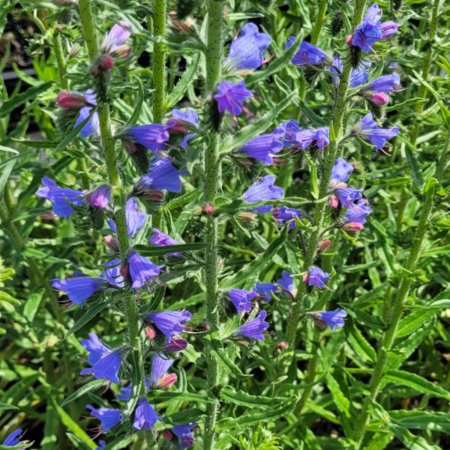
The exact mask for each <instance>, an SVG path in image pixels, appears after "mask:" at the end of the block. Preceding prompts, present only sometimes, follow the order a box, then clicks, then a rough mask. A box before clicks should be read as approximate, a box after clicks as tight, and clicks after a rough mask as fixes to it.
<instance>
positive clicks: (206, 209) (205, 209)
mask: <svg viewBox="0 0 450 450" xmlns="http://www.w3.org/2000/svg"><path fill="white" fill-rule="evenodd" d="M203 212H204V214H206V215H207V216H211V215H213V214H214V206H213V205H212V204H211V203H207V204H206V205H205V206H204V207H203Z"/></svg>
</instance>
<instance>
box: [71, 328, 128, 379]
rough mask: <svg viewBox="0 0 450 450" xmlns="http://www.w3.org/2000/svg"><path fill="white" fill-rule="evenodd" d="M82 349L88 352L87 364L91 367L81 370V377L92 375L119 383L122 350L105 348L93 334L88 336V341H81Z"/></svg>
mask: <svg viewBox="0 0 450 450" xmlns="http://www.w3.org/2000/svg"><path fill="white" fill-rule="evenodd" d="M81 344H82V345H83V347H84V348H85V349H86V350H87V351H88V352H90V354H89V356H88V362H89V364H90V365H91V366H92V367H91V368H88V369H83V370H82V371H81V372H80V373H81V375H88V374H92V375H94V377H95V378H97V379H105V380H109V381H111V382H113V383H119V381H120V380H119V370H120V363H121V362H122V357H123V352H122V349H120V348H119V349H116V350H111V349H110V348H108V347H106V346H105V345H104V344H103V343H102V342H101V341H100V339H99V338H98V337H97V335H96V334H95V333H90V334H89V340H82V341H81Z"/></svg>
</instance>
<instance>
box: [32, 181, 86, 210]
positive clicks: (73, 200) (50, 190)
mask: <svg viewBox="0 0 450 450" xmlns="http://www.w3.org/2000/svg"><path fill="white" fill-rule="evenodd" d="M42 184H43V187H41V188H39V189H38V190H37V192H36V195H37V196H38V197H41V198H45V199H46V200H49V201H50V202H51V203H52V206H53V212H54V213H55V214H56V215H57V216H59V217H64V218H65V219H68V218H69V217H70V215H71V214H73V213H74V209H73V208H72V206H71V205H75V206H80V205H83V204H85V203H86V201H85V199H84V194H83V193H82V192H81V191H76V190H74V189H67V188H60V187H59V186H58V185H57V184H56V183H55V182H54V181H53V180H51V179H50V178H47V177H44V178H42Z"/></svg>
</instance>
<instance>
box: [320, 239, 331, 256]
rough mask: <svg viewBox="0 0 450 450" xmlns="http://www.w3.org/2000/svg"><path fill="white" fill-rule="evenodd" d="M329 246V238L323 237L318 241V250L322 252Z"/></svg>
mask: <svg viewBox="0 0 450 450" xmlns="http://www.w3.org/2000/svg"><path fill="white" fill-rule="evenodd" d="M330 247H331V241H330V240H329V239H325V240H323V241H322V242H320V243H319V252H320V253H323V252H325V251H327V250H328V249H329V248H330Z"/></svg>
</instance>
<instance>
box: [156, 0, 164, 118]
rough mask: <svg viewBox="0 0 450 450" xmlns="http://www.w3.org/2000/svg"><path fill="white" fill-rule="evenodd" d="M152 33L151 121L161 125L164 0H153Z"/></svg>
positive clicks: (162, 105) (162, 114)
mask: <svg viewBox="0 0 450 450" xmlns="http://www.w3.org/2000/svg"><path fill="white" fill-rule="evenodd" d="M154 8H155V15H154V20H153V31H154V35H155V38H156V39H157V42H155V44H154V45H155V48H154V53H153V87H154V89H155V92H154V96H153V121H154V122H155V123H161V122H162V119H163V117H164V109H165V101H166V51H165V48H164V44H163V43H162V42H160V41H161V39H162V38H163V37H164V34H165V32H166V9H167V7H166V0H155V6H154Z"/></svg>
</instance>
